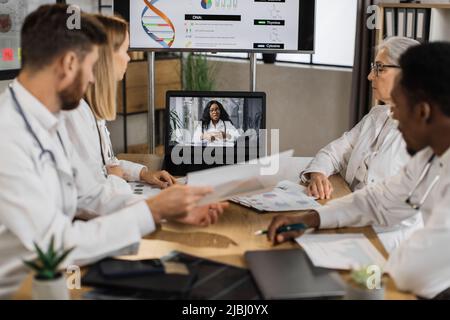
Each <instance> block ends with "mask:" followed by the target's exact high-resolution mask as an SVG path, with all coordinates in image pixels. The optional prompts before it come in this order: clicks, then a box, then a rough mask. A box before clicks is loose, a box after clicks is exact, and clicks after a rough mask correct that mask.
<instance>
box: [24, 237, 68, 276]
mask: <svg viewBox="0 0 450 320" xmlns="http://www.w3.org/2000/svg"><path fill="white" fill-rule="evenodd" d="M34 248H35V249H36V253H37V255H38V257H37V259H36V260H32V261H24V263H25V264H26V265H27V266H28V267H30V268H31V269H33V270H34V271H35V272H36V276H35V277H36V278H37V279H39V280H53V279H57V278H59V277H60V276H61V272H60V271H59V266H60V265H61V263H62V262H63V261H64V260H65V259H66V258H67V256H68V255H69V254H70V253H71V252H72V250H73V249H75V248H73V247H72V248H70V249H67V250H65V249H64V248H63V247H61V248H60V249H59V250H55V237H54V236H52V238H51V240H50V244H49V246H48V249H47V252H44V251H43V250H42V249H41V248H40V247H39V246H38V245H37V243H36V242H34Z"/></svg>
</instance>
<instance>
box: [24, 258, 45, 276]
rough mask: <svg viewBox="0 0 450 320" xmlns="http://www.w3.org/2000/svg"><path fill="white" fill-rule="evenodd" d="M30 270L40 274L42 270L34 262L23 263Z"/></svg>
mask: <svg viewBox="0 0 450 320" xmlns="http://www.w3.org/2000/svg"><path fill="white" fill-rule="evenodd" d="M23 263H25V264H26V265H27V266H28V267H29V268H31V269H33V270H34V271H36V272H37V273H39V272H40V271H41V270H42V268H41V267H40V266H39V265H38V264H37V263H36V262H34V261H23Z"/></svg>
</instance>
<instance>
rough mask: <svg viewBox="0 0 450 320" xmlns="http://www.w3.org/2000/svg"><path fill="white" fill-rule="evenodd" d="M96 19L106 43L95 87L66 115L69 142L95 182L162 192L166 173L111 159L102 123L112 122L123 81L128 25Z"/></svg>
mask: <svg viewBox="0 0 450 320" xmlns="http://www.w3.org/2000/svg"><path fill="white" fill-rule="evenodd" d="M96 18H97V19H98V20H100V22H101V23H102V24H103V25H104V26H105V27H106V30H107V33H108V39H109V44H108V45H106V46H104V47H103V48H101V49H100V50H99V60H98V62H97V65H96V67H95V69H94V75H95V78H96V81H95V84H94V85H92V86H91V87H89V89H88V91H87V93H86V97H85V100H83V101H82V102H81V105H80V107H79V108H78V109H77V110H76V111H75V112H71V113H70V114H69V115H68V116H67V121H66V123H67V128H68V131H69V133H70V136H71V139H72V142H73V143H74V145H75V146H76V148H77V149H78V151H79V152H78V153H79V155H80V157H81V158H82V161H84V162H85V163H86V164H87V165H88V166H89V168H90V169H91V171H92V174H93V175H94V176H95V177H96V179H97V181H99V182H103V181H104V180H105V178H106V179H107V180H110V182H111V183H112V184H114V185H115V186H116V187H117V188H119V189H121V188H125V189H127V188H129V187H128V185H126V184H124V182H123V181H121V180H122V179H124V180H126V181H145V182H147V183H149V184H153V185H157V186H159V187H161V188H163V189H164V188H166V187H168V186H170V185H172V184H174V183H175V179H174V178H173V177H172V176H171V175H170V174H169V173H168V172H166V171H158V172H151V171H149V170H148V169H147V167H145V166H143V165H140V164H137V163H134V162H130V161H124V160H117V158H116V157H115V156H114V152H113V147H112V145H111V140H110V136H109V131H108V128H107V126H106V121H113V120H115V119H116V98H117V94H116V88H117V82H118V81H120V80H122V79H123V77H124V74H125V72H126V70H127V66H128V62H129V61H130V58H129V56H128V46H129V35H128V24H127V22H126V21H124V20H122V19H120V18H118V17H106V16H102V15H96ZM117 177H118V178H122V179H117Z"/></svg>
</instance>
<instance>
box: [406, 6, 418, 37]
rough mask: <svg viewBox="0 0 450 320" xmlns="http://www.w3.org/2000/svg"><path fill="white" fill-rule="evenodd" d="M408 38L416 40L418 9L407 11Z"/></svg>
mask: <svg viewBox="0 0 450 320" xmlns="http://www.w3.org/2000/svg"><path fill="white" fill-rule="evenodd" d="M406 36H407V37H408V38H411V39H415V36H416V9H408V10H407V11H406Z"/></svg>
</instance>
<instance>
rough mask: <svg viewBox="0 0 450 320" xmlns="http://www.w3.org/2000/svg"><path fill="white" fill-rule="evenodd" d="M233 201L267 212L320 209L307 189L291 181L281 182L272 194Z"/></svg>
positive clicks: (244, 197)
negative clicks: (307, 193)
mask: <svg viewBox="0 0 450 320" xmlns="http://www.w3.org/2000/svg"><path fill="white" fill-rule="evenodd" d="M231 201H233V202H236V203H239V204H241V205H243V206H246V207H251V208H255V209H256V210H259V211H265V212H286V211H300V210H310V209H314V208H317V207H320V204H319V203H318V202H317V201H315V199H314V198H313V197H309V196H307V195H306V188H305V187H303V186H301V185H299V184H298V183H295V182H291V181H287V180H284V181H281V182H280V183H278V184H277V186H276V187H275V188H274V189H273V190H271V191H270V192H266V193H262V194H257V195H252V196H241V197H233V198H231Z"/></svg>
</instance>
